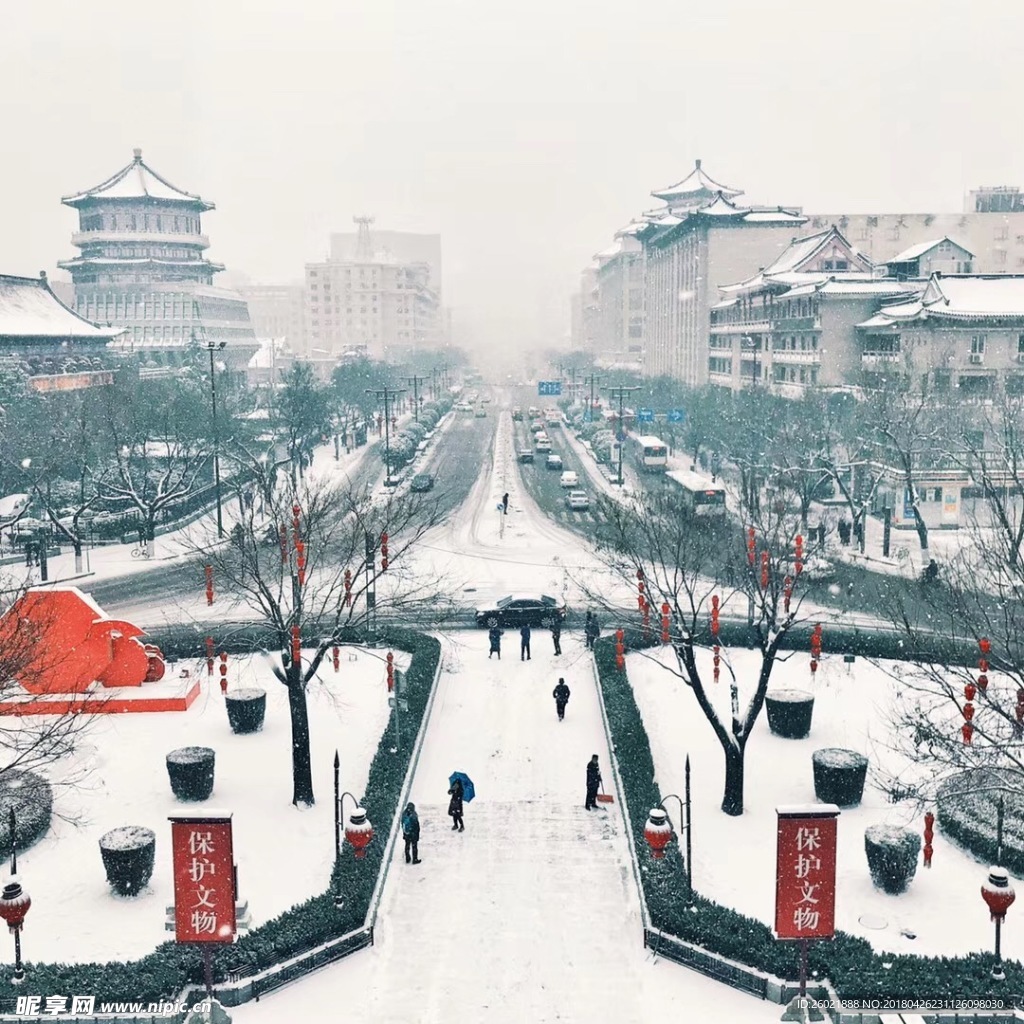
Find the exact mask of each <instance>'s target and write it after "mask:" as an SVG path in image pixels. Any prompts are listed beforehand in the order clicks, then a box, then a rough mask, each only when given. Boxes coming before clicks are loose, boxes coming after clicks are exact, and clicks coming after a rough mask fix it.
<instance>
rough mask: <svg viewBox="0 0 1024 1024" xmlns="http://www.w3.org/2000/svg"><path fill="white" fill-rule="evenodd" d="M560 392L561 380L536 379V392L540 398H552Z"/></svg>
mask: <svg viewBox="0 0 1024 1024" xmlns="http://www.w3.org/2000/svg"><path fill="white" fill-rule="evenodd" d="M561 393H562V382H561V381H560V380H539V381H537V394H538V395H539V396H540V397H541V398H554V397H557V396H559V395H561Z"/></svg>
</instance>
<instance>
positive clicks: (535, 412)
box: [527, 405, 540, 420]
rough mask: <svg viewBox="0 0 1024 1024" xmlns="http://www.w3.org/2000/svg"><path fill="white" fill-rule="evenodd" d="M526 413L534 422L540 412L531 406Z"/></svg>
mask: <svg viewBox="0 0 1024 1024" xmlns="http://www.w3.org/2000/svg"><path fill="white" fill-rule="evenodd" d="M527 411H528V412H529V415H530V419H531V420H535V419H536V418H537V416H538V414H539V412H540V410H539V409H538V408H537V406H535V405H531V406H530V408H529V409H528V410H527Z"/></svg>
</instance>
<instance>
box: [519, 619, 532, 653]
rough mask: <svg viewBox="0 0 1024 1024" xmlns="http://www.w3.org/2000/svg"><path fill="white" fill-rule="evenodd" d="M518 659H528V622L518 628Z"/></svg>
mask: <svg viewBox="0 0 1024 1024" xmlns="http://www.w3.org/2000/svg"><path fill="white" fill-rule="evenodd" d="M519 660H520V661H529V660H530V626H529V623H527V624H526V625H524V626H523V628H522V629H521V630H519Z"/></svg>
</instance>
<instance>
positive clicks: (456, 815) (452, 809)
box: [448, 772, 476, 832]
mask: <svg viewBox="0 0 1024 1024" xmlns="http://www.w3.org/2000/svg"><path fill="white" fill-rule="evenodd" d="M448 785H449V786H450V787H451V788H450V789H449V790H448V795H449V796H450V797H451V800H449V801H448V815H449V817H450V818H451V819H452V831H453V832H456V831H457V832H465V831H466V828H465V825H464V824H463V822H462V804H463V801H465V802H466V803H469V802H470V801H471V800H472V799H473V797H475V796H476V788H475V787H474V785H473V780H472V779H471V778H470V777H469V776H468V775H467V774H466V773H465V772H452V774H451V775H450V776H448Z"/></svg>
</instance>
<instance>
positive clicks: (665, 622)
mask: <svg viewBox="0 0 1024 1024" xmlns="http://www.w3.org/2000/svg"><path fill="white" fill-rule="evenodd" d="M671 621H672V620H671V609H670V608H669V606H668V601H663V602H662V604H661V642H662V643H663V644H667V643H668V641H669V626H670V625H671Z"/></svg>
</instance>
